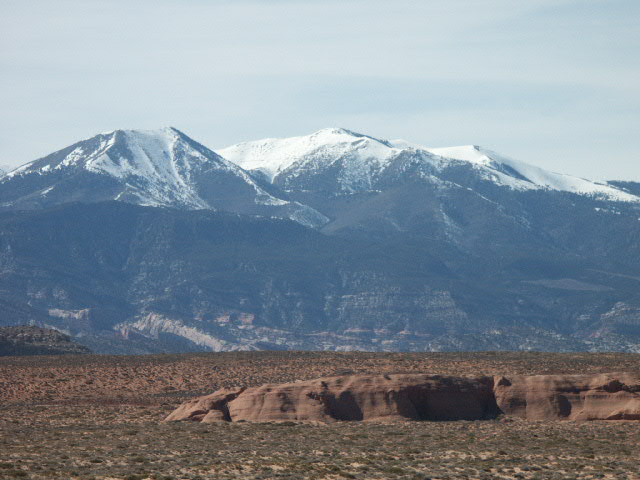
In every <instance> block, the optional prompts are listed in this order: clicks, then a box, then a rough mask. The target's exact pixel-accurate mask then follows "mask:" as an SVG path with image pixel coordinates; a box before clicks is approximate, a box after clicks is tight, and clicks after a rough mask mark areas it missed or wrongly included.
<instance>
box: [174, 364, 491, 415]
mask: <svg viewBox="0 0 640 480" xmlns="http://www.w3.org/2000/svg"><path fill="white" fill-rule="evenodd" d="M492 386H493V379H492V378H491V377H480V378H464V377H443V376H438V375H415V374H413V375H411V374H406V375H354V376H340V377H328V378H321V379H317V380H310V381H305V382H296V383H285V384H280V385H278V384H268V385H263V386H260V387H255V388H247V389H245V390H235V391H229V390H220V391H218V392H216V393H214V394H212V395H208V396H206V397H202V398H199V399H195V400H191V401H189V402H186V403H185V404H183V405H182V406H180V407H179V408H178V409H177V410H176V411H175V412H173V413H172V414H171V415H169V417H167V420H185V419H190V420H200V421H204V422H209V421H217V420H227V421H232V422H237V421H248V422H267V421H286V420H290V421H319V422H333V421H337V420H379V421H386V420H396V419H407V420H474V419H478V418H491V417H495V416H496V415H497V414H498V411H497V409H496V404H495V399H494V397H493V393H492ZM214 411H215V412H214Z"/></svg>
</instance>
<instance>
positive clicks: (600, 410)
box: [494, 373, 640, 420]
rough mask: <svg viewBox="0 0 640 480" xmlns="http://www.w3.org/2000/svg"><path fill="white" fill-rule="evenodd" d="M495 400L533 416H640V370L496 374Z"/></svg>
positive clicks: (520, 414) (505, 409)
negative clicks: (587, 372) (498, 375)
mask: <svg viewBox="0 0 640 480" xmlns="http://www.w3.org/2000/svg"><path fill="white" fill-rule="evenodd" d="M494 393H495V398H496V403H497V405H498V407H499V408H500V410H501V411H502V412H503V413H504V414H506V415H514V416H518V417H522V418H527V419H530V420H550V419H567V420H640V374H630V373H621V374H600V375H532V376H513V377H509V378H506V377H496V379H495V387H494Z"/></svg>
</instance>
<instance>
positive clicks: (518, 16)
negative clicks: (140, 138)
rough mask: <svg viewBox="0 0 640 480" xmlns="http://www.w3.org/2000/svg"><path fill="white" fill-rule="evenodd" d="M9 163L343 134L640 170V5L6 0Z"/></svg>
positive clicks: (1, 49)
mask: <svg viewBox="0 0 640 480" xmlns="http://www.w3.org/2000/svg"><path fill="white" fill-rule="evenodd" d="M0 8H1V9H2V15H1V16H0V165H5V166H6V165H9V166H17V165H19V164H23V163H26V162H29V161H32V160H35V159H36V158H39V157H42V156H44V155H46V154H48V153H51V152H53V151H55V150H58V149H61V148H63V147H65V146H67V145H70V144H72V143H74V142H76V141H79V140H81V139H85V138H88V137H91V136H93V135H95V134H97V133H100V132H105V131H110V130H114V129H118V128H133V129H154V128H159V127H163V126H174V127H176V128H178V129H180V130H182V131H183V132H185V133H186V134H188V135H189V136H191V137H192V138H194V139H195V140H197V141H199V142H201V143H203V144H205V145H207V146H208V147H210V148H213V149H218V148H223V147H226V146H228V145H231V144H234V143H238V142H241V141H247V140H254V139H258V138H265V137H289V136H295V135H305V134H309V133H312V132H314V131H316V130H319V129H321V128H326V127H343V128H347V129H349V130H354V131H357V132H360V133H365V134H368V135H372V136H375V137H378V138H384V139H398V138H402V139H405V140H408V141H411V142H415V143H419V144H423V145H426V146H429V147H444V146H452V145H466V144H476V145H482V146H484V147H487V148H490V149H492V150H495V151H498V152H500V153H502V154H505V155H508V156H510V157H513V158H517V159H519V160H523V161H525V162H528V163H532V164H534V165H538V166H541V167H543V168H547V169H550V170H553V171H556V172H561V173H569V174H573V175H577V176H581V177H585V178H591V179H596V180H605V179H626V180H636V181H640V154H639V153H638V148H637V144H638V140H640V28H638V25H640V1H638V0H573V1H570V0H527V1H526V2H517V1H513V0H447V1H446V2H445V1H442V0H437V1H435V0H434V1H432V0H419V1H416V0H413V1H409V0H394V1H388V0H335V1H334V0H315V1H308V0H207V1H205V0H180V1H178V0H136V1H135V2H132V1H122V0H109V1H107V0H56V1H51V0H44V1H43V0H0Z"/></svg>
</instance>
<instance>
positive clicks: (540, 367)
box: [0, 352, 640, 480]
mask: <svg viewBox="0 0 640 480" xmlns="http://www.w3.org/2000/svg"><path fill="white" fill-rule="evenodd" d="M639 367H640V355H621V354H596V355H588V354H531V353H455V354H369V353H345V354H339V353H319V352H306V353H295V352H279V353H276V352H257V353H232V354H231V353H230V354H194V355H165V356H150V357H98V356H90V357H82V360H80V359H79V358H78V357H75V358H74V357H39V358H37V359H30V358H27V357H24V358H9V357H7V358H4V359H2V360H1V361H0V479H9V478H31V479H43V480H44V479H46V480H49V479H77V480H80V479H82V480H84V479H88V478H94V479H95V480H106V479H117V480H124V479H137V480H143V479H144V480H147V479H150V480H187V479H189V480H196V479H231V478H247V479H267V478H281V479H286V478H289V479H294V478H295V479H301V478H307V479H345V478H353V479H370V478H371V479H376V478H377V479H383V478H384V479H386V478H398V479H400V478H402V479H426V478H431V479H434V480H435V479H458V478H469V479H496V478H497V479H515V478H522V479H570V478H578V479H594V478H608V479H631V478H638V477H639V476H640V422H591V423H574V422H526V421H522V420H518V419H513V418H510V419H506V418H498V419H497V420H492V421H482V422H466V421H461V422H407V423H403V424H393V425H385V424H374V423H360V422H349V423H337V424H332V425H301V424H296V423H291V422H288V423H286V424H279V423H265V424H249V423H238V424H215V425H207V424H200V423H190V422H187V423H162V422H161V420H162V418H164V416H165V415H167V414H168V413H169V412H170V411H171V410H172V409H173V408H174V407H175V406H176V405H177V404H178V403H180V401H182V400H183V399H184V398H187V397H189V396H193V395H199V394H201V393H203V392H209V391H212V390H213V389H215V388H217V387H218V386H224V385H230V384H234V385H237V384H243V383H246V384H259V383H265V382H279V381H284V380H294V379H296V378H312V377H316V376H322V375H329V374H332V373H335V372H336V370H339V369H347V368H348V369H350V370H352V371H353V372H357V373H375V372H389V373H391V372H399V371H412V372H415V371H426V372H432V373H443V374H444V373H458V374H465V373H469V374H478V373H505V374H514V373H561V372H564V373H576V372H588V371H590V372H594V371H614V370H636V369H638V368H639ZM51 374H53V375H51ZM85 375H91V376H92V378H93V379H94V383H93V384H90V385H87V384H85V383H84V381H83V380H84V377H85ZM52 377H53V378H52ZM54 380H63V381H57V382H55V383H54V382H53V381H54ZM76 382H78V383H76ZM167 385H172V386H174V387H175V389H176V391H175V392H174V391H170V392H167V391H166V390H165V388H166V386H167ZM58 387H59V388H58ZM176 392H177V393H176ZM118 395H119V396H118Z"/></svg>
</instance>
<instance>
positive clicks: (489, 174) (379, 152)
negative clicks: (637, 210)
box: [218, 128, 640, 202]
mask: <svg viewBox="0 0 640 480" xmlns="http://www.w3.org/2000/svg"><path fill="white" fill-rule="evenodd" d="M218 152H219V153H220V154H221V155H222V156H223V157H225V158H226V159H228V160H230V161H232V162H234V163H236V164H237V165H240V166H241V167H242V168H244V169H246V170H249V171H252V172H259V173H260V174H262V175H264V177H266V178H267V179H268V180H270V181H271V182H273V183H274V184H276V185H281V186H284V187H285V188H286V189H287V190H289V189H297V188H309V181H308V180H309V177H311V176H313V177H315V182H316V187H318V186H322V187H327V186H329V185H328V179H327V178H326V175H331V176H332V177H333V178H332V180H333V181H334V182H335V188H337V189H338V190H339V191H341V192H343V193H348V192H358V191H366V190H378V189H379V187H378V185H376V183H377V181H379V180H380V179H381V178H383V177H384V175H385V171H387V170H389V171H391V170H395V171H396V172H397V168H398V164H399V163H402V164H405V165H408V164H412V165H413V167H414V173H415V166H416V165H421V166H422V168H421V169H419V170H420V171H421V172H422V176H423V178H424V179H425V180H428V181H429V180H431V181H433V180H434V177H438V178H444V177H446V174H445V172H446V171H447V170H448V169H451V168H456V167H460V166H464V167H468V168H472V169H473V170H474V171H475V173H476V176H477V177H478V179H481V180H486V181H487V182H492V183H494V184H496V185H500V186H504V187H508V188H511V189H514V190H555V191H563V192H570V193H575V194H580V195H587V196H593V197H598V198H602V199H605V200H613V201H624V202H640V198H638V197H637V196H635V195H632V194H630V193H628V192H626V191H624V190H621V189H619V188H617V187H615V186H613V185H607V184H601V183H597V182H592V181H589V180H585V179H582V178H578V177H573V176H570V175H563V174H559V173H553V172H549V171H546V170H543V169H541V168H538V167H535V166H532V165H528V164H526V163H524V162H519V161H516V160H512V159H510V158H507V157H505V156H503V155H500V154H498V153H495V152H492V151H490V150H487V149H483V148H481V147H478V146H474V145H468V146H460V147H447V148H427V147H424V146H421V145H417V144H412V143H410V142H407V141H404V140H396V141H387V140H381V139H377V138H374V137H370V136H368V135H363V134H360V133H355V132H352V131H349V130H346V129H343V128H329V129H324V130H320V131H318V132H315V133H313V134H311V135H306V136H300V137H292V138H280V139H278V138H268V139H264V140H257V141H252V142H245V143H240V144H237V145H233V146H230V147H227V148H223V149H221V150H219V151H218ZM321 176H324V177H325V178H323V179H322V180H320V177H321ZM311 188H313V187H311Z"/></svg>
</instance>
